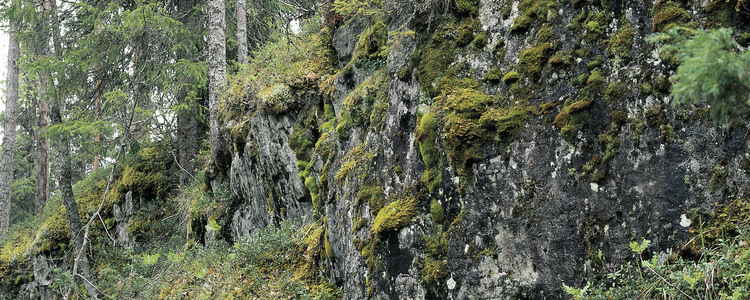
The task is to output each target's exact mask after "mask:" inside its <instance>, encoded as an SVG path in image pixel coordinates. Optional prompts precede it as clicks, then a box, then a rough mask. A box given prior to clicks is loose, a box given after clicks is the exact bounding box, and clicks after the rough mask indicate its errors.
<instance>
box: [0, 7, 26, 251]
mask: <svg viewBox="0 0 750 300" xmlns="http://www.w3.org/2000/svg"><path fill="white" fill-rule="evenodd" d="M17 29H18V25H17V24H16V23H15V22H11V28H10V32H9V33H8V35H9V38H10V45H9V47H8V81H7V95H6V97H5V126H4V131H3V158H2V165H1V166H0V236H2V235H3V234H5V232H6V231H8V227H9V226H10V199H11V195H12V190H11V187H12V186H13V168H14V163H15V154H16V118H17V114H18V112H17V109H18V107H17V106H18V59H19V58H20V55H21V50H20V45H19V44H18V41H17V40H16V30H17Z"/></svg>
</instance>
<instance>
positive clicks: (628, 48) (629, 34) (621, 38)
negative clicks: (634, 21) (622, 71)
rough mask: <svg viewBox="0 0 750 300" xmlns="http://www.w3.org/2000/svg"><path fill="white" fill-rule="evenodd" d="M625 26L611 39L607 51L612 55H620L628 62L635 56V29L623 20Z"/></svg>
mask: <svg viewBox="0 0 750 300" xmlns="http://www.w3.org/2000/svg"><path fill="white" fill-rule="evenodd" d="M623 23H624V24H623V26H622V27H621V28H620V30H618V31H617V33H615V34H614V35H613V36H612V37H611V38H610V39H609V43H608V45H607V52H608V53H609V56H610V57H613V56H619V57H620V58H622V60H623V61H625V62H626V63H627V62H629V61H630V60H631V59H632V58H633V54H632V53H631V52H632V48H633V38H634V37H635V31H634V30H633V27H631V26H630V23H628V22H627V21H623Z"/></svg>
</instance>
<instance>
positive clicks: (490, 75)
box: [484, 67, 503, 83]
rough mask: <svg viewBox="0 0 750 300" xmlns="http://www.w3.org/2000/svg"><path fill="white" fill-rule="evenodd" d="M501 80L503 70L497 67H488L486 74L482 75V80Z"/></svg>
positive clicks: (496, 81) (497, 81)
mask: <svg viewBox="0 0 750 300" xmlns="http://www.w3.org/2000/svg"><path fill="white" fill-rule="evenodd" d="M502 80H503V71H501V70H500V68H498V67H494V68H492V69H490V71H489V72H487V74H485V75H484V81H486V82H490V83H500V81H502Z"/></svg>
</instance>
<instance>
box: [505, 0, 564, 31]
mask: <svg viewBox="0 0 750 300" xmlns="http://www.w3.org/2000/svg"><path fill="white" fill-rule="evenodd" d="M557 9H558V4H557V2H556V1H538V0H523V1H521V3H519V4H518V10H519V11H521V15H520V16H519V17H518V18H516V20H515V21H514V23H513V26H512V27H511V28H510V32H511V33H523V32H525V31H526V30H528V29H529V27H531V26H533V25H534V23H535V22H537V21H542V22H547V21H548V20H547V16H548V13H549V12H550V11H552V12H556V11H557Z"/></svg>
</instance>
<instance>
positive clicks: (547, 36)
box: [536, 23, 555, 43]
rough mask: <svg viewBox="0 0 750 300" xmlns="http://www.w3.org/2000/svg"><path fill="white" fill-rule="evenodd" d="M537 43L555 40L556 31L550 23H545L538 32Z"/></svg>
mask: <svg viewBox="0 0 750 300" xmlns="http://www.w3.org/2000/svg"><path fill="white" fill-rule="evenodd" d="M536 36H537V43H551V42H554V39H555V32H554V30H553V28H552V26H551V25H550V24H549V23H545V24H544V26H542V28H540V29H539V32H538V33H537V35H536Z"/></svg>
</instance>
